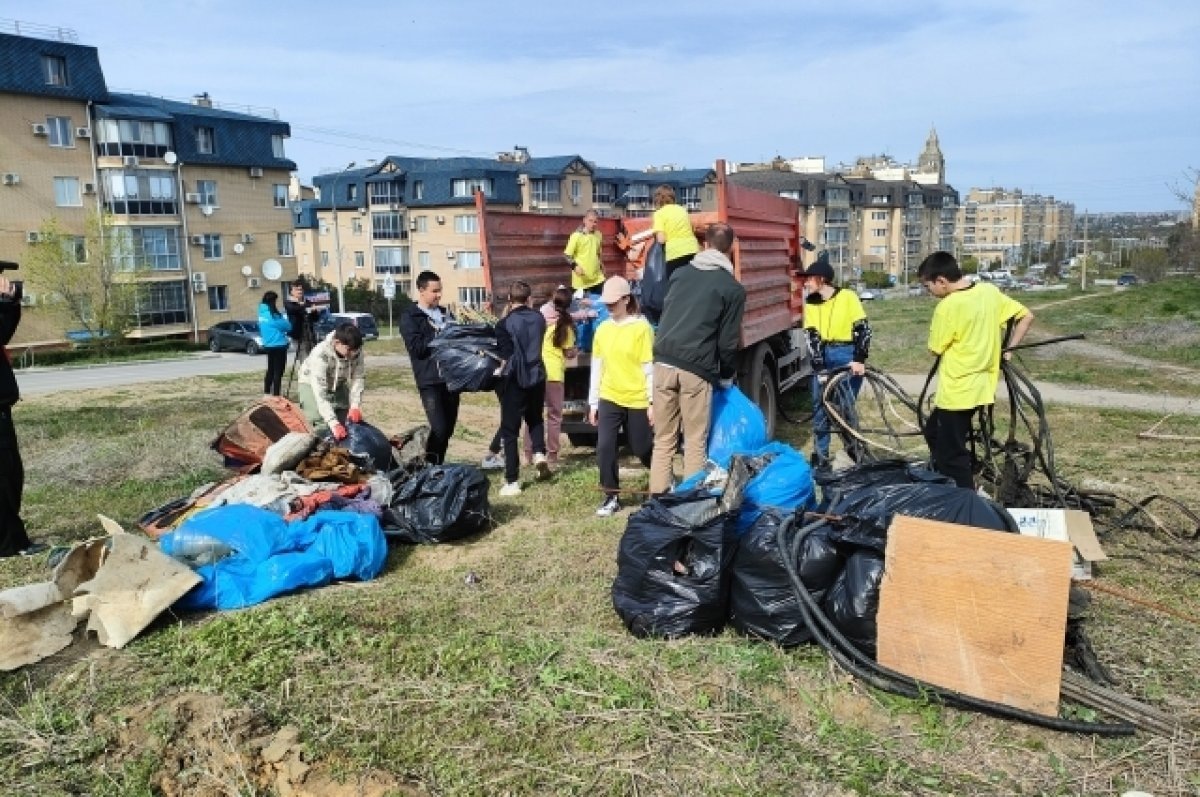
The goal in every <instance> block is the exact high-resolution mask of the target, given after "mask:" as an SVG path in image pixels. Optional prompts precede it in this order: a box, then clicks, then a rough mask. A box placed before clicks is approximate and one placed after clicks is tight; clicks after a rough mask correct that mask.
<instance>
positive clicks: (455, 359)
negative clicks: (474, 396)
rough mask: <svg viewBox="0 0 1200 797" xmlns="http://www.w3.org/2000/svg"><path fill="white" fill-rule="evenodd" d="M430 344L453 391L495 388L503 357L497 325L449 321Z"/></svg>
mask: <svg viewBox="0 0 1200 797" xmlns="http://www.w3.org/2000/svg"><path fill="white" fill-rule="evenodd" d="M429 348H431V349H433V359H434V362H436V363H437V365H438V373H440V374H441V375H442V378H443V379H445V380H446V389H447V390H449V391H450V392H451V393H478V392H481V391H486V390H492V389H494V388H495V386H496V381H497V379H498V377H497V376H496V373H495V372H496V369H497V368H498V367H499V366H500V362H501V360H500V355H499V353H498V351H499V344H498V343H497V341H496V328H495V327H494V326H492V325H491V324H447V325H446V326H445V327H444V328H443V329H442V331H441V332H439V333H438V334H437V335H436V336H434V338H433V340H431V341H430V342H429Z"/></svg>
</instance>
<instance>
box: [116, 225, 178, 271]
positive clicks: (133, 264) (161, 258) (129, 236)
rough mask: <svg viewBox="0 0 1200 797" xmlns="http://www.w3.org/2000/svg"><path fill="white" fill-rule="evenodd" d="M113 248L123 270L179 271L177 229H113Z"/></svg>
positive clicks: (118, 266) (119, 266) (118, 265)
mask: <svg viewBox="0 0 1200 797" xmlns="http://www.w3.org/2000/svg"><path fill="white" fill-rule="evenodd" d="M113 235H114V237H115V241H116V242H115V244H114V249H115V252H116V255H115V259H116V262H117V268H118V270H120V271H133V270H135V269H150V270H151V271H179V270H180V269H181V268H182V266H181V264H180V258H179V229H178V228H177V227H114V228H113Z"/></svg>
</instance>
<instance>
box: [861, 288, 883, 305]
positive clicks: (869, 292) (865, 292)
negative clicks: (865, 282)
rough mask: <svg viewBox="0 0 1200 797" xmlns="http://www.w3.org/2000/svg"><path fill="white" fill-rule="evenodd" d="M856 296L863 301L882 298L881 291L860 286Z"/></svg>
mask: <svg viewBox="0 0 1200 797" xmlns="http://www.w3.org/2000/svg"><path fill="white" fill-rule="evenodd" d="M858 298H859V299H861V300H863V301H864V302H872V301H875V300H876V299H882V298H883V291H879V290H875V289H874V288H860V289H859V291H858Z"/></svg>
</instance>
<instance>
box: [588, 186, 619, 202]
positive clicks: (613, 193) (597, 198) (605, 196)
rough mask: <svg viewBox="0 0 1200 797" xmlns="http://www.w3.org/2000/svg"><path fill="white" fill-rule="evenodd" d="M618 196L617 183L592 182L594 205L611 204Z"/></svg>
mask: <svg viewBox="0 0 1200 797" xmlns="http://www.w3.org/2000/svg"><path fill="white" fill-rule="evenodd" d="M616 198H617V185H616V183H592V204H593V205H611V204H612V203H613V201H614V200H615V199H616Z"/></svg>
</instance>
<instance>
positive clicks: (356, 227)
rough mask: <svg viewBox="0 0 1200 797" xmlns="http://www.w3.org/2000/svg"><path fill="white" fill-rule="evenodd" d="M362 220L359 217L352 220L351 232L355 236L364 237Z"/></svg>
mask: <svg viewBox="0 0 1200 797" xmlns="http://www.w3.org/2000/svg"><path fill="white" fill-rule="evenodd" d="M362 230H363V228H362V219H361V218H359V217H358V216H355V217H354V218H352V219H350V231H351V232H352V233H354V234H355V235H362Z"/></svg>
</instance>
